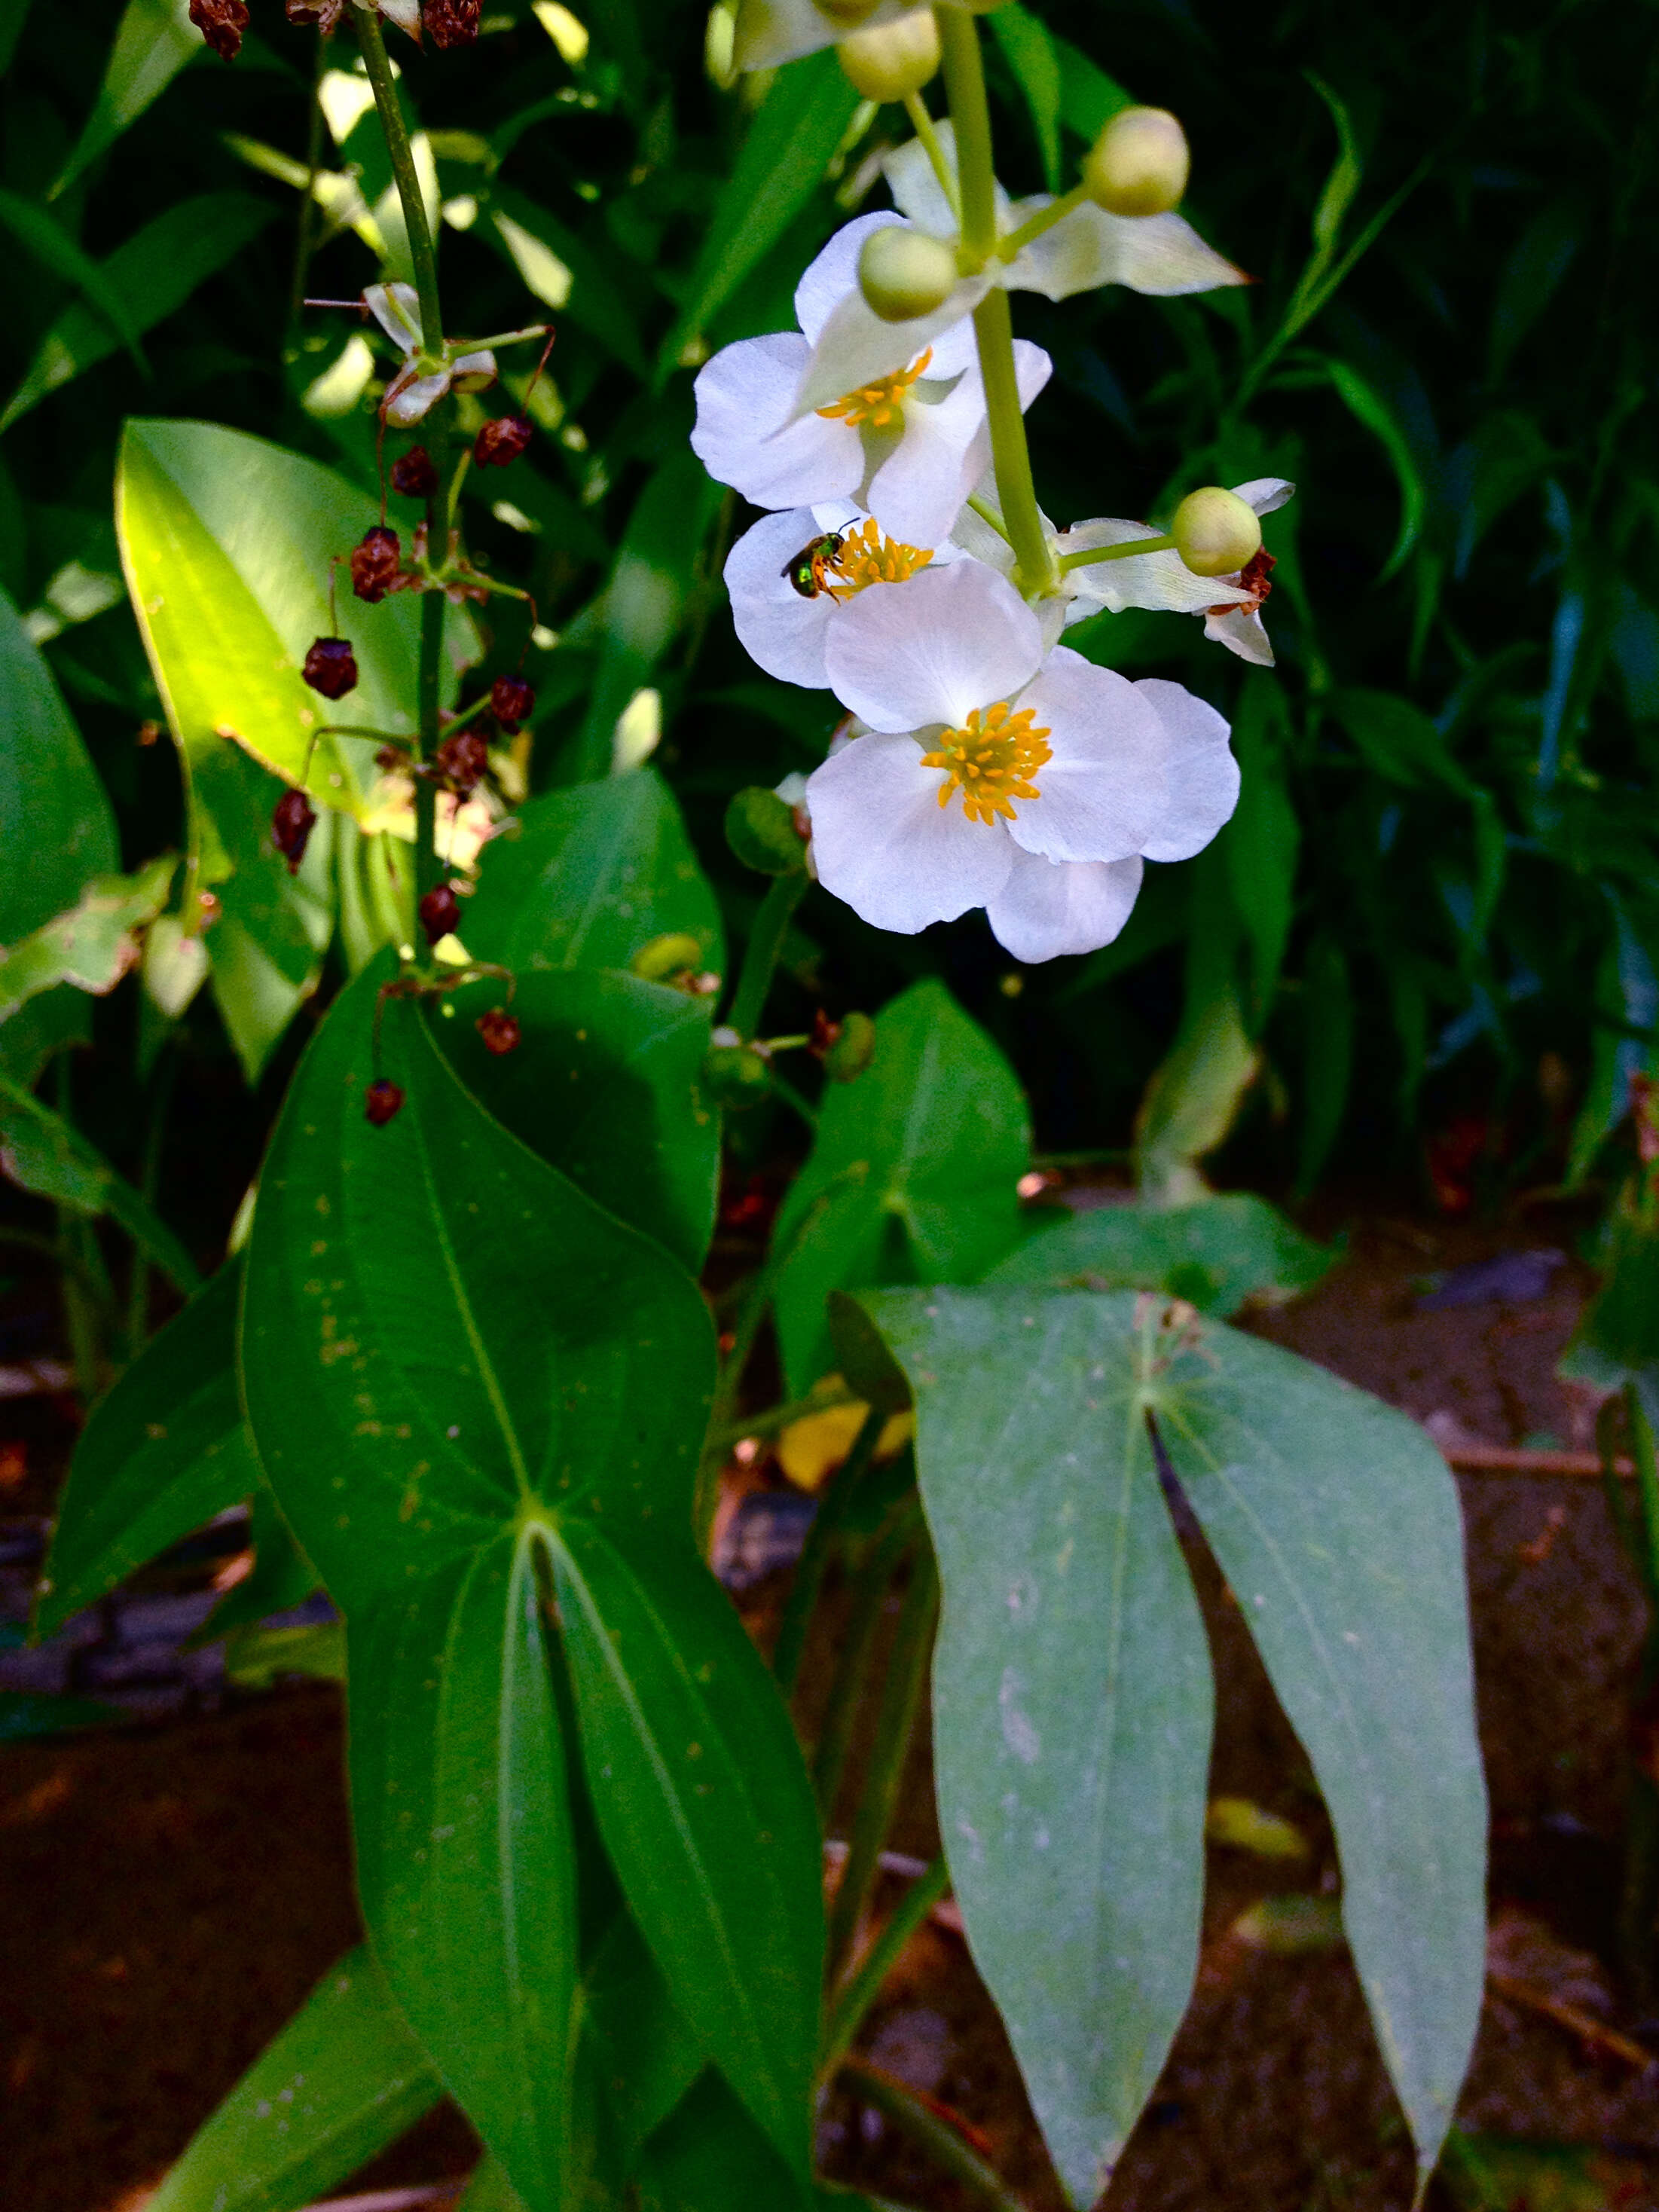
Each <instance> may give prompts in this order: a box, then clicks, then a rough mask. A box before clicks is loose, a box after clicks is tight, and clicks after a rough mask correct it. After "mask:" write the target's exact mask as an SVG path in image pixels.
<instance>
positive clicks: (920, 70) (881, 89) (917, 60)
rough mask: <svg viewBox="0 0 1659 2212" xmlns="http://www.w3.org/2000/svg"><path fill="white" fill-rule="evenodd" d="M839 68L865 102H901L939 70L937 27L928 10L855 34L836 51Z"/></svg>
mask: <svg viewBox="0 0 1659 2212" xmlns="http://www.w3.org/2000/svg"><path fill="white" fill-rule="evenodd" d="M939 51H940V50H939V25H938V24H937V23H936V22H935V21H933V9H931V8H918V9H916V11H915V15H901V16H900V17H899V19H898V21H897V22H896V23H878V24H876V25H875V26H874V27H873V28H872V29H870V30H868V31H854V32H853V33H852V34H851V35H850V37H848V38H845V39H843V40H842V41H841V43H840V45H839V46H837V47H836V52H837V53H838V54H839V55H840V56H841V65H842V69H843V70H845V71H846V73H847V75H848V76H849V77H850V78H851V80H852V82H853V84H854V88H855V89H856V90H857V91H859V92H861V93H862V94H864V97H865V98H866V100H904V99H906V98H908V95H909V94H911V93H913V92H920V91H921V88H922V87H923V85H925V84H926V83H927V81H928V79H929V78H930V77H932V76H933V75H934V74H935V72H936V71H937V70H938V68H939Z"/></svg>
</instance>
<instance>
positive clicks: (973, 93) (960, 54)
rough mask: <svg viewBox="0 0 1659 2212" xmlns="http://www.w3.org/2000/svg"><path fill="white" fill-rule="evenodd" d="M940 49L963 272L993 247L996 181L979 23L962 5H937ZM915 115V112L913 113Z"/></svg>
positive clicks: (976, 266)
mask: <svg viewBox="0 0 1659 2212" xmlns="http://www.w3.org/2000/svg"><path fill="white" fill-rule="evenodd" d="M935 20H936V21H938V24H939V43H940V45H941V46H942V47H943V48H944V54H945V94H946V96H947V98H948V99H949V100H950V103H951V123H952V124H953V125H954V126H955V129H956V137H957V185H958V189H959V190H960V191H961V194H962V253H963V260H964V261H965V262H966V263H967V264H968V266H967V267H966V268H965V269H964V270H963V275H964V276H970V275H972V274H973V273H974V272H975V270H980V269H982V268H983V267H984V266H985V264H986V262H987V260H988V259H989V258H990V256H991V255H992V254H993V253H994V252H995V251H996V243H997V185H996V170H995V167H994V163H993V161H992V156H991V104H990V102H989V100H987V98H986V94H985V63H984V58H983V57H982V56H981V52H980V50H979V26H978V24H977V23H976V22H975V21H974V19H973V17H972V16H971V15H969V13H968V11H967V9H965V8H941V9H939V10H938V12H937V15H936V19H935ZM912 120H913V121H914V120H915V118H912Z"/></svg>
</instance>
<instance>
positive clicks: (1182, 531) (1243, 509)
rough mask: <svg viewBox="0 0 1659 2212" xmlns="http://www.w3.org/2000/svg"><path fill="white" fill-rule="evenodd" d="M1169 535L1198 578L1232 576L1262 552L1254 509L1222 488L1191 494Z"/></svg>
mask: <svg viewBox="0 0 1659 2212" xmlns="http://www.w3.org/2000/svg"><path fill="white" fill-rule="evenodd" d="M1170 537H1171V538H1174V540H1175V542H1176V552H1177V553H1179V554H1180V556H1181V557H1182V561H1183V562H1185V563H1186V565H1187V567H1188V568H1190V569H1191V570H1192V572H1193V574H1194V575H1195V576H1231V575H1232V574H1234V572H1235V571H1236V570H1237V569H1239V568H1243V567H1244V565H1245V563H1246V562H1249V561H1253V560H1254V559H1255V556H1256V555H1257V554H1258V553H1259V552H1260V551H1261V522H1260V520H1259V519H1258V518H1257V515H1256V512H1255V508H1254V507H1249V506H1247V505H1246V504H1245V502H1244V501H1243V500H1242V499H1241V498H1240V497H1239V495H1238V494H1237V492H1236V491H1223V489H1221V486H1220V485H1219V484H1206V486H1205V487H1204V489H1203V490H1202V491H1189V492H1188V495H1187V496H1186V498H1185V499H1183V500H1182V502H1181V504H1180V506H1179V507H1176V511H1175V520H1174V521H1173V522H1172V523H1171V524H1170Z"/></svg>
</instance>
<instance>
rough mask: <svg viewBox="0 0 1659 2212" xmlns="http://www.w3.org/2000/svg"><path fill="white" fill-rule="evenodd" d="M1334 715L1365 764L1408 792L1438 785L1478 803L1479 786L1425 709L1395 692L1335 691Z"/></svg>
mask: <svg viewBox="0 0 1659 2212" xmlns="http://www.w3.org/2000/svg"><path fill="white" fill-rule="evenodd" d="M1327 703H1328V707H1329V709H1330V712H1331V713H1332V714H1334V716H1335V718H1336V720H1338V721H1339V722H1340V724H1341V726H1342V727H1343V728H1344V729H1345V730H1346V732H1347V733H1348V735H1349V736H1350V737H1351V738H1352V739H1353V742H1354V744H1355V746H1356V747H1357V749H1358V752H1359V754H1360V757H1361V758H1362V759H1363V760H1364V763H1365V764H1366V766H1367V767H1368V768H1370V769H1373V770H1375V772H1376V774H1377V775H1380V776H1384V777H1386V778H1387V780H1388V781H1389V782H1390V783H1397V784H1402V785H1404V786H1405V787H1407V789H1408V790H1413V791H1420V790H1423V789H1425V788H1428V789H1432V788H1433V787H1435V785H1437V784H1438V785H1441V786H1442V787H1444V788H1445V789H1447V790H1449V791H1455V792H1456V793H1458V795H1459V796H1460V797H1461V798H1464V799H1473V798H1474V795H1475V786H1474V784H1472V783H1471V782H1470V781H1469V779H1468V776H1467V775H1465V774H1464V772H1463V770H1462V769H1461V768H1460V767H1459V766H1458V764H1457V763H1456V762H1455V760H1454V759H1453V758H1452V757H1451V755H1450V754H1449V752H1448V751H1447V750H1446V741H1445V739H1444V738H1443V737H1442V736H1441V734H1440V732H1439V731H1438V730H1437V729H1436V727H1435V726H1434V724H1433V723H1432V722H1431V720H1429V718H1428V716H1427V715H1426V714H1425V713H1424V712H1423V709H1422V708H1420V707H1414V706H1413V704H1412V702H1411V701H1410V700H1409V699H1402V698H1401V697H1400V696H1399V695H1398V694H1397V693H1395V692H1393V691H1364V690H1358V689H1352V690H1342V691H1334V692H1333V693H1332V694H1331V696H1330V698H1329V700H1328V702H1327Z"/></svg>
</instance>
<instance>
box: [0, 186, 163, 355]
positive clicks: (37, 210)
mask: <svg viewBox="0 0 1659 2212" xmlns="http://www.w3.org/2000/svg"><path fill="white" fill-rule="evenodd" d="M0 223H3V225H4V226H5V228H7V229H8V230H9V232H10V233H11V234H12V236H13V237H14V238H15V240H17V242H18V244H19V245H20V246H21V247H22V248H23V250H24V252H26V253H28V254H30V255H32V256H33V258H34V259H35V260H36V261H38V262H39V263H40V265H41V267H42V268H44V269H48V270H51V271H52V275H53V276H59V277H62V278H63V280H64V282H65V283H69V284H72V285H73V286H74V287H75V288H76V290H77V291H79V292H82V293H83V294H84V295H85V296H86V299H87V301H88V306H89V307H91V309H92V311H93V313H94V314H95V315H97V316H98V318H99V319H100V321H102V322H103V324H104V325H106V328H107V330H108V331H110V333H111V335H112V337H113V338H114V339H115V340H117V341H118V343H120V344H122V345H125V348H126V349H127V351H128V352H129V353H130V354H131V356H132V357H133V360H134V361H135V362H137V365H138V367H139V368H141V369H143V371H144V372H145V374H149V363H148V362H146V361H145V359H144V349H143V347H142V346H141V345H140V344H139V343H138V332H137V330H136V329H135V327H134V325H133V321H132V318H131V314H130V313H129V312H128V308H127V302H126V300H125V296H124V295H123V293H122V290H121V288H120V286H119V285H118V284H117V283H113V282H112V279H111V277H110V275H109V272H108V270H106V269H103V268H100V266H99V264H98V263H97V262H95V261H94V259H93V258H92V257H91V255H90V254H89V253H87V252H84V251H83V250H82V248H81V247H80V246H77V245H76V242H75V240H73V239H72V238H71V237H70V234H69V233H68V232H67V231H66V230H65V229H64V226H63V224H62V223H61V222H58V218H57V216H54V215H49V214H48V213H47V211H46V209H45V208H43V207H40V206H38V205H37V204H35V202H34V201H33V200H26V199H24V198H22V197H21V195H19V194H18V193H16V192H9V191H0Z"/></svg>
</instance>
